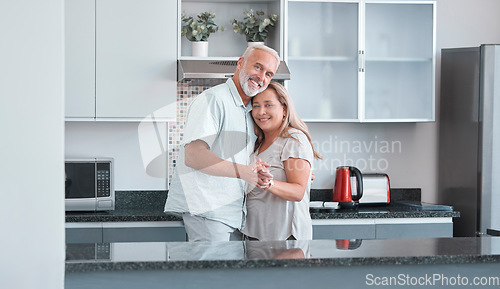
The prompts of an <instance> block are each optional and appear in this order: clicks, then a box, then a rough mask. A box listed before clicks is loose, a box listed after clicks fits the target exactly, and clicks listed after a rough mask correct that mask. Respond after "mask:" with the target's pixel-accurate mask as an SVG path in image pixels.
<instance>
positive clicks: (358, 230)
mask: <svg viewBox="0 0 500 289" xmlns="http://www.w3.org/2000/svg"><path fill="white" fill-rule="evenodd" d="M312 224H313V240H321V239H323V240H327V239H389V238H396V239H405V238H451V237H453V220H452V218H451V217H441V218H439V217H431V218H370V219H313V220H312Z"/></svg>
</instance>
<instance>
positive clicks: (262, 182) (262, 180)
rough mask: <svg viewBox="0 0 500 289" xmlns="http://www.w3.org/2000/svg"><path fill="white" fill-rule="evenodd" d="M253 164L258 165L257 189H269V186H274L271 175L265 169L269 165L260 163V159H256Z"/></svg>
mask: <svg viewBox="0 0 500 289" xmlns="http://www.w3.org/2000/svg"><path fill="white" fill-rule="evenodd" d="M255 164H257V165H258V168H257V175H258V178H259V179H258V183H257V185H256V186H257V188H259V189H270V188H271V186H272V185H274V182H273V175H272V174H271V173H270V172H269V170H268V169H267V168H268V167H269V166H270V165H269V164H267V163H266V162H263V161H261V160H260V159H258V160H257V162H256V163H255Z"/></svg>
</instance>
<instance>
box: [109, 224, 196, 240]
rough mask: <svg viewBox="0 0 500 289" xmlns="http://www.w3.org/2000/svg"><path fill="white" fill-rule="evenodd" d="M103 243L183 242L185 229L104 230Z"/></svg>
mask: <svg viewBox="0 0 500 289" xmlns="http://www.w3.org/2000/svg"><path fill="white" fill-rule="evenodd" d="M102 240H103V242H109V243H116V242H181V241H186V230H185V229H184V227H157V228H154V227H153V228H151V227H149V228H104V229H103V231H102Z"/></svg>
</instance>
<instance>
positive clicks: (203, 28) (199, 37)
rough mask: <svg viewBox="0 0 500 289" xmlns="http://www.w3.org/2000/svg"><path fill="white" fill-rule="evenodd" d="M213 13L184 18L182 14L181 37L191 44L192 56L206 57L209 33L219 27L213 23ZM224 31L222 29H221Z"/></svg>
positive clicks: (222, 28)
mask: <svg viewBox="0 0 500 289" xmlns="http://www.w3.org/2000/svg"><path fill="white" fill-rule="evenodd" d="M214 18H215V13H212V12H203V13H200V14H198V15H197V16H196V19H194V17H193V16H189V17H188V16H186V14H184V13H183V14H182V30H181V36H186V38H187V39H188V40H189V41H191V42H192V44H193V56H207V55H208V37H209V36H210V34H211V33H215V32H217V31H218V30H219V26H218V25H217V24H215V22H214ZM221 31H224V27H221Z"/></svg>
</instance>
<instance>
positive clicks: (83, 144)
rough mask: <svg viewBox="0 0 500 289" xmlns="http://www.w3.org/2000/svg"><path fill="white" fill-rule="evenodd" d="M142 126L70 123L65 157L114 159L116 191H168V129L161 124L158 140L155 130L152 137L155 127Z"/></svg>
mask: <svg viewBox="0 0 500 289" xmlns="http://www.w3.org/2000/svg"><path fill="white" fill-rule="evenodd" d="M139 124H140V123H139V122H118V123H111V122H66V127H65V131H66V134H65V146H66V152H65V157H66V158H81V157H90V158H95V157H112V158H113V160H114V162H113V164H114V176H115V190H127V191H130V190H141V191H142V190H166V189H167V177H166V176H168V169H167V168H168V153H167V152H168V143H167V134H168V132H167V131H168V129H167V125H166V123H157V128H158V133H159V138H158V137H157V135H156V133H155V130H154V128H153V131H154V132H153V133H152V134H150V133H148V132H149V131H150V130H149V128H150V127H149V125H151V124H152V123H143V125H142V126H141V127H139ZM159 139H161V141H160V142H161V144H160V143H159ZM141 145H142V146H141ZM155 152H157V153H155ZM151 154H152V155H151ZM154 157H156V159H154ZM153 159H154V161H153V162H150V160H153ZM151 164H152V165H151ZM148 165H149V167H148Z"/></svg>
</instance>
